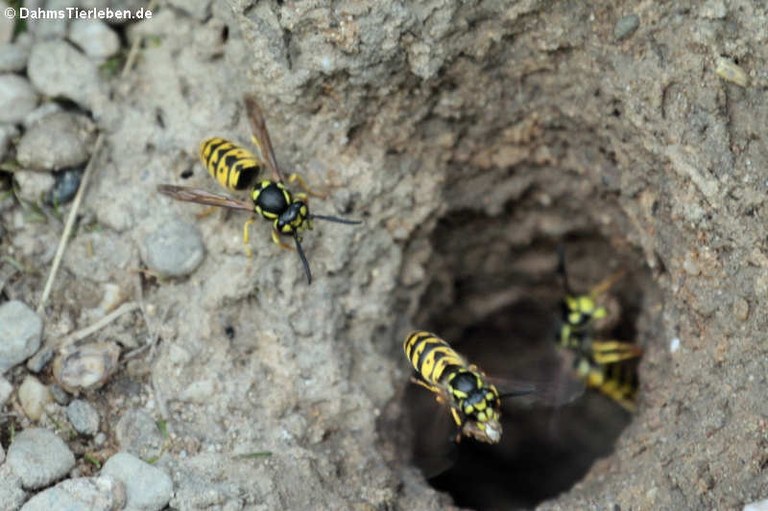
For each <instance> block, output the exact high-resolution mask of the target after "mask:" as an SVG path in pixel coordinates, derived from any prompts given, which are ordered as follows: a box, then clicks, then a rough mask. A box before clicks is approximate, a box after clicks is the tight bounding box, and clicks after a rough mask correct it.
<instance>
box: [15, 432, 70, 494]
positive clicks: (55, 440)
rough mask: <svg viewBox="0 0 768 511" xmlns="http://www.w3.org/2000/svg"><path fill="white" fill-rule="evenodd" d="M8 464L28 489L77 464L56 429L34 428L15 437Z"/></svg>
mask: <svg viewBox="0 0 768 511" xmlns="http://www.w3.org/2000/svg"><path fill="white" fill-rule="evenodd" d="M6 463H7V464H8V465H9V466H10V467H11V470H12V471H13V473H14V474H16V475H17V476H19V477H20V478H21V484H22V486H23V487H24V488H26V489H31V490H34V489H37V488H42V487H44V486H48V485H50V484H51V483H53V482H54V481H56V480H57V479H59V478H61V477H63V476H65V475H66V474H67V472H69V471H70V470H72V468H73V467H74V466H75V456H74V455H73V454H72V451H70V450H69V447H67V444H65V443H64V441H63V440H62V439H61V438H59V437H58V436H56V435H55V434H54V433H53V432H51V431H49V430H47V429H43V428H30V429H25V430H24V431H22V432H21V433H19V434H17V435H16V437H15V438H14V439H13V443H12V444H11V446H10V447H9V448H8V456H7V459H6Z"/></svg>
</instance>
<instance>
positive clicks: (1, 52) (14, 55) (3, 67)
mask: <svg viewBox="0 0 768 511" xmlns="http://www.w3.org/2000/svg"><path fill="white" fill-rule="evenodd" d="M27 59H29V46H27V45H24V44H17V43H12V44H5V45H0V73H18V72H21V71H24V69H25V68H26V67H27Z"/></svg>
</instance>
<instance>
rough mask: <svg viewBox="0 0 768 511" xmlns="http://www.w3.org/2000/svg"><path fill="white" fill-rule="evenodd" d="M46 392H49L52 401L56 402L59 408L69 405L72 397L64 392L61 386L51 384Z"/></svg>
mask: <svg viewBox="0 0 768 511" xmlns="http://www.w3.org/2000/svg"><path fill="white" fill-rule="evenodd" d="M48 390H50V391H51V396H53V400H54V401H56V402H57V403H58V404H60V405H61V406H66V405H67V404H69V402H70V400H71V399H72V396H70V395H69V393H67V391H66V390H64V389H63V388H62V387H61V385H57V384H55V383H54V384H53V385H51V386H50V387H49V388H48Z"/></svg>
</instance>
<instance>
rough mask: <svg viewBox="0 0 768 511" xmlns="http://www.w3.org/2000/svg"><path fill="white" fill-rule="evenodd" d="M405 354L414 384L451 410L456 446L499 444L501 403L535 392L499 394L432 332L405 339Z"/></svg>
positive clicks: (518, 391)
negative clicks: (468, 440)
mask: <svg viewBox="0 0 768 511" xmlns="http://www.w3.org/2000/svg"><path fill="white" fill-rule="evenodd" d="M403 350H404V351H405V356H406V357H407V358H408V360H409V361H410V362H411V365H412V366H413V368H414V369H415V370H416V373H417V374H418V378H413V379H412V381H413V382H414V383H416V384H418V385H421V386H422V387H424V388H426V389H428V390H430V391H431V392H434V393H435V394H437V401H438V402H439V403H441V404H445V405H448V407H449V408H450V411H451V415H452V417H453V420H454V422H455V423H456V426H457V427H458V429H459V431H458V433H457V435H456V441H457V442H458V441H459V440H460V439H461V437H462V436H468V437H471V438H474V439H475V440H478V441H480V442H485V443H489V444H496V443H499V441H500V440H501V432H502V429H501V422H500V419H501V399H502V398H505V397H511V396H521V395H525V394H530V393H531V392H532V389H529V388H523V387H522V386H521V388H520V389H516V390H514V391H512V392H509V393H504V394H499V391H498V390H496V386H495V385H493V384H492V383H490V382H489V380H488V378H487V377H486V376H485V374H484V373H483V372H482V371H481V370H480V369H479V368H478V367H477V366H475V365H474V364H469V363H468V362H467V361H466V360H465V359H464V357H462V356H461V355H459V353H457V352H456V350H454V349H453V348H452V347H451V346H450V345H449V344H448V343H447V342H446V341H445V340H443V339H441V338H440V337H438V336H437V335H435V334H433V333H430V332H424V331H415V332H411V333H410V334H409V335H408V336H407V337H406V338H405V342H404V343H403Z"/></svg>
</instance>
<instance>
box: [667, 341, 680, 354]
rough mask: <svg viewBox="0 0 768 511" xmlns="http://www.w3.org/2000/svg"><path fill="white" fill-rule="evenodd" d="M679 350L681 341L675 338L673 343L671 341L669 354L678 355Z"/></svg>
mask: <svg viewBox="0 0 768 511" xmlns="http://www.w3.org/2000/svg"><path fill="white" fill-rule="evenodd" d="M679 349H680V339H679V338H677V337H674V338H673V339H672V340H671V341H669V352H670V353H676V352H677V351H678V350H679Z"/></svg>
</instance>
